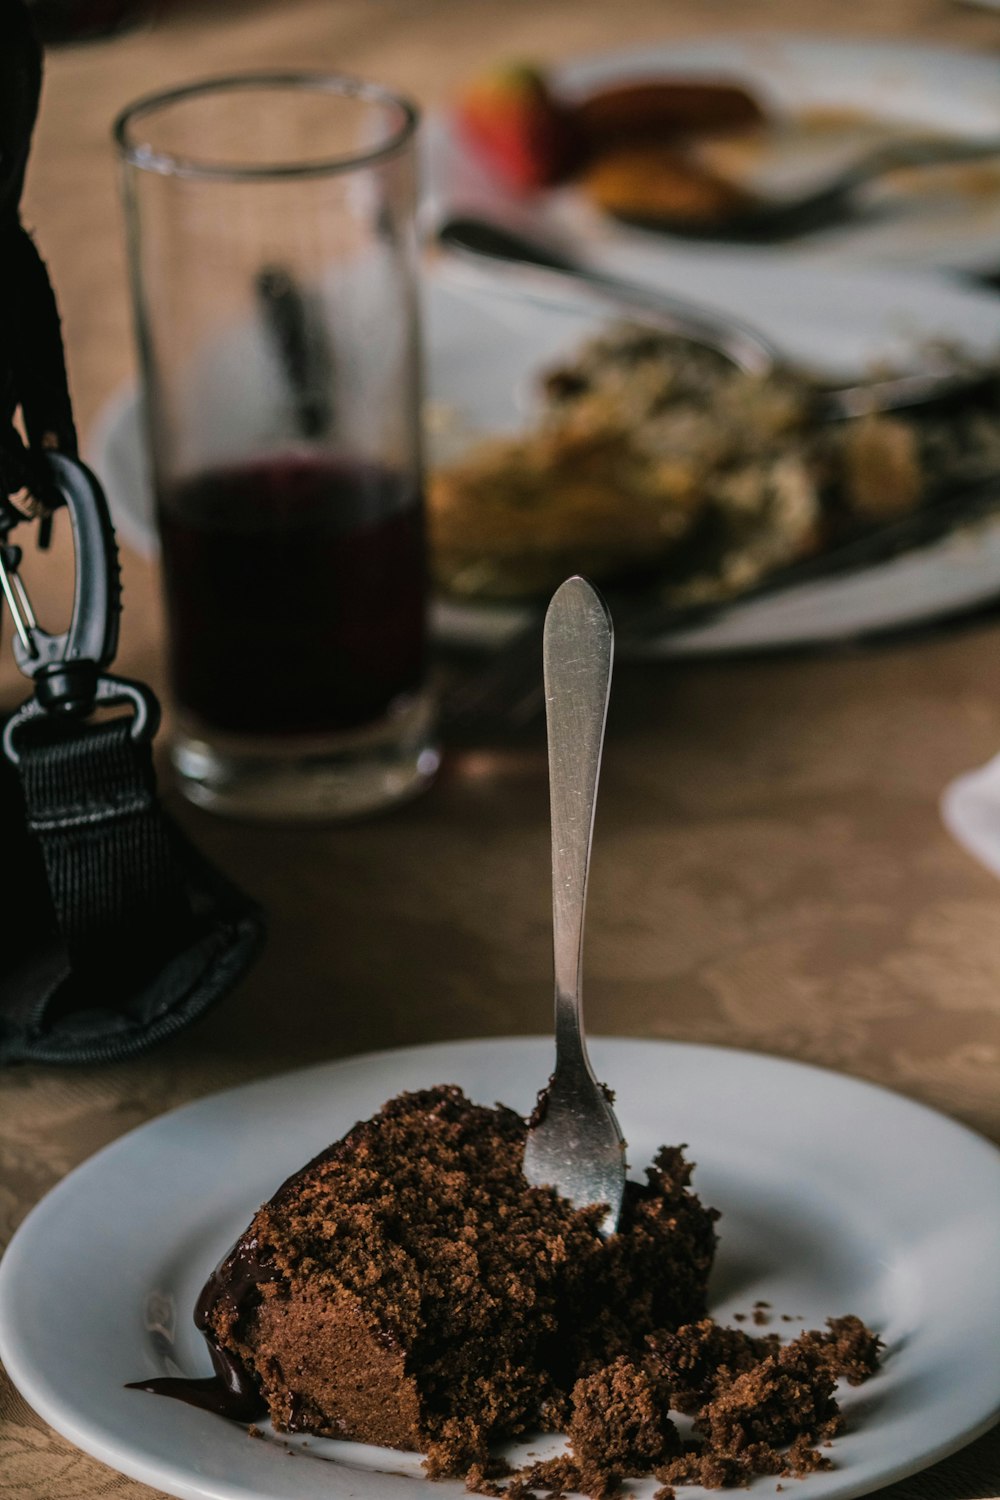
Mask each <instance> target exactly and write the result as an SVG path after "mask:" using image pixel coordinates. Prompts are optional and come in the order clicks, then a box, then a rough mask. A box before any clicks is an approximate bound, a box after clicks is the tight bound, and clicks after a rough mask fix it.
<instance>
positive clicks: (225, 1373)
mask: <svg viewBox="0 0 1000 1500" xmlns="http://www.w3.org/2000/svg"><path fill="white" fill-rule="evenodd" d="M257 1249H258V1246H257V1242H256V1241H255V1240H252V1241H250V1242H249V1243H247V1244H244V1243H242V1242H241V1243H240V1244H238V1245H237V1246H236V1248H235V1249H234V1250H231V1251H230V1253H229V1254H228V1255H227V1256H226V1257H225V1259H224V1260H223V1261H222V1262H221V1264H220V1265H219V1266H217V1267H216V1269H215V1270H214V1271H213V1272H212V1274H211V1276H210V1277H209V1278H208V1280H207V1281H206V1283H205V1285H204V1286H203V1287H202V1289H201V1292H200V1293H199V1296H198V1301H197V1302H196V1303H195V1309H194V1325H195V1327H196V1328H197V1329H198V1330H199V1332H200V1333H201V1334H202V1336H203V1338H204V1340H205V1343H206V1345H207V1346H208V1352H209V1355H210V1357H211V1360H212V1368H213V1370H214V1371H215V1374H214V1375H205V1376H203V1377H200V1378H197V1379H196V1378H193V1377H190V1376H186V1375H157V1376H155V1377H154V1378H153V1379H152V1380H130V1381H129V1382H128V1383H127V1385H126V1387H125V1388H126V1390H129V1391H148V1392H149V1393H150V1395H153V1396H171V1397H172V1398H173V1399H174V1400H175V1401H185V1402H187V1404H188V1405H189V1406H199V1407H201V1408H202V1410H204V1411H210V1412H214V1413H215V1415H216V1416H220V1417H228V1418H229V1419H230V1421H233V1422H253V1421H256V1419H257V1418H258V1417H262V1416H264V1415H265V1414H266V1412H267V1403H266V1402H265V1401H264V1398H263V1397H262V1396H261V1393H260V1387H259V1385H258V1383H257V1379H256V1376H254V1375H253V1374H252V1373H251V1371H250V1370H249V1369H248V1368H247V1366H246V1365H245V1364H244V1363H243V1361H242V1360H241V1359H240V1358H239V1356H238V1355H236V1354H233V1353H232V1352H231V1351H230V1350H229V1349H223V1348H222V1347H221V1346H220V1345H219V1344H218V1343H217V1341H216V1339H215V1337H214V1336H213V1334H212V1331H211V1328H210V1326H209V1325H210V1319H211V1317H212V1314H213V1313H214V1312H215V1311H216V1309H217V1308H218V1306H219V1304H220V1302H224V1303H226V1304H227V1308H226V1310H227V1312H229V1313H230V1314H231V1316H232V1318H233V1319H234V1320H235V1319H237V1318H240V1317H242V1316H243V1314H244V1313H246V1312H247V1311H249V1306H250V1302H251V1299H252V1297H253V1294H254V1292H255V1291H256V1288H257V1287H259V1286H261V1285H263V1284H264V1283H265V1282H271V1281H280V1280H281V1273H280V1272H279V1271H278V1270H277V1269H276V1268H275V1267H274V1266H273V1265H269V1264H268V1263H267V1262H266V1261H264V1260H261V1259H260V1257H259V1256H258V1254H257Z"/></svg>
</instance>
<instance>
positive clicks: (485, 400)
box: [89, 259, 1000, 656]
mask: <svg viewBox="0 0 1000 1500" xmlns="http://www.w3.org/2000/svg"><path fill="white" fill-rule="evenodd" d="M675 269H676V276H675V279H674V281H673V283H672V285H673V289H674V290H676V291H679V292H686V293H691V292H693V291H694V289H695V288H696V287H697V291H698V293H699V295H700V296H701V298H702V300H703V301H706V302H712V303H713V304H715V305H716V306H718V307H721V308H728V309H731V310H732V311H742V310H743V309H744V308H746V307H752V308H753V313H754V319H755V321H756V322H757V323H758V324H759V326H760V327H761V329H762V330H763V331H764V332H765V333H767V334H768V335H769V336H770V337H771V338H772V339H773V340H774V342H775V343H777V344H778V345H779V346H780V347H782V348H783V349H784V350H785V351H786V352H787V353H788V355H789V357H790V358H792V359H794V360H796V361H798V362H801V363H805V364H809V365H811V366H812V367H814V368H816V369H817V370H818V371H819V372H820V373H822V374H827V375H829V376H830V377H832V378H833V377H835V378H837V379H842V380H845V381H849V380H852V379H859V378H862V377H863V375H864V373H865V372H866V370H870V369H871V368H873V367H876V366H878V365H880V364H883V363H888V364H890V365H892V366H898V367H900V368H909V367H919V364H920V358H921V353H920V351H921V346H922V345H925V344H926V343H927V342H928V341H929V340H934V339H935V338H944V337H947V338H949V339H950V340H951V341H952V342H953V343H955V344H956V345H958V346H959V347H961V348H962V349H964V350H966V351H968V352H969V353H970V354H972V355H977V356H985V357H989V356H991V355H992V356H993V357H996V356H997V354H998V352H1000V298H997V297H994V296H992V295H991V294H989V293H987V292H985V291H982V290H979V289H977V288H975V287H967V286H964V285H961V284H959V283H957V282H953V281H951V280H950V279H948V278H946V277H942V276H940V275H938V274H936V273H928V272H913V271H911V272H907V273H906V274H905V275H904V274H897V273H891V272H888V271H885V270H880V269H876V268H867V269H866V268H861V267H849V268H846V269H842V270H837V269H835V268H833V267H830V268H824V269H822V270H820V269H817V268H814V267H810V266H807V265H802V264H799V263H796V262H790V263H785V264H782V265H780V266H778V265H776V264H775V263H773V262H772V263H757V262H753V261H742V260H739V259H737V260H735V261H731V262H730V264H729V266H728V267H727V268H726V270H725V271H724V272H723V270H722V268H721V267H718V266H715V265H714V264H713V265H711V266H709V267H708V268H702V271H701V272H699V270H698V267H697V266H696V264H694V263H693V262H692V263H690V264H686V265H685V266H684V268H683V274H682V270H681V267H680V263H679V262H678V264H677V266H676V268H675ZM594 306H595V304H593V303H590V304H588V303H586V302H585V301H578V302H576V303H575V304H571V303H567V305H566V306H565V307H557V306H554V305H550V304H548V303H539V302H533V301H530V300H528V299H526V298H525V297H523V296H517V295H513V294H511V293H510V292H509V291H504V290H503V288H502V287H498V284H496V283H492V281H491V279H490V278H483V277H481V276H478V275H470V274H469V273H467V272H465V271H463V270H458V269H456V270H455V271H454V272H453V273H452V274H449V273H448V272H447V270H446V269H444V268H442V269H441V270H439V271H437V272H436V273H435V274H433V275H430V276H428V278H427V281H426V284H425V312H426V322H427V338H426V344H427V363H428V370H429V377H428V387H429V395H430V398H431V407H430V411H431V414H432V416H431V420H430V421H429V426H430V428H431V431H430V443H429V447H430V450H431V453H432V455H434V454H435V453H436V454H437V455H438V456H439V457H441V458H442V459H443V458H445V457H446V453H447V449H448V447H449V446H450V445H452V444H460V443H461V441H462V440H463V436H464V435H465V434H467V433H469V432H473V433H475V432H495V431H514V430H516V429H517V427H518V426H519V425H520V424H521V423H522V422H523V421H524V420H525V417H526V408H527V407H528V405H529V404H530V391H531V387H532V377H533V373H534V372H536V371H537V370H539V369H540V368H542V367H544V366H545V365H546V364H547V363H548V362H550V361H552V360H554V359H556V358H559V357H561V356H562V355H563V354H565V353H566V352H567V351H569V350H572V349H573V348H574V347H576V346H577V345H578V344H579V342H580V340H581V339H583V338H584V337H586V336H587V334H588V333H589V332H591V331H593V329H594V327H595V326H596V324H595V315H594ZM247 368H248V363H247V361H246V360H245V359H243V358H236V357H233V358H231V359H229V360H228V362H227V379H226V380H225V381H224V382H223V381H215V382H206V386H211V388H212V389H214V390H216V391H219V390H223V391H224V392H225V401H226V405H225V406H224V407H223V406H220V407H219V408H218V410H212V411H210V412H209V415H208V418H207V420H208V421H209V422H210V423H211V424H212V425H213V426H215V427H218V426H219V425H221V423H222V422H223V421H224V420H228V421H234V420H236V418H235V417H233V416H230V415H227V413H230V412H234V411H238V408H239V406H240V392H239V384H238V382H239V380H240V378H241V373H242V374H244V378H246V377H245V373H244V372H245V371H246V369H247ZM254 388H255V389H256V387H254ZM248 399H251V398H249V397H248ZM206 411H208V407H207V406H206ZM89 457H90V461H91V463H92V464H93V467H94V468H95V469H96V471H97V473H98V474H99V475H100V476H101V478H102V480H103V482H104V484H105V486H106V488H107V492H108V497H109V500H110V503H111V508H112V513H113V515H114V518H115V522H116V525H117V526H118V528H119V531H120V532H121V534H122V537H123V538H124V539H125V540H126V541H127V542H128V543H129V545H130V546H132V547H133V548H135V550H137V551H139V552H141V553H144V554H146V555H151V554H153V553H154V552H155V550H156V533H155V526H154V521H153V503H152V495H151V489H150V482H149V476H148V469H147V464H146V455H145V445H144V443H143V440H142V435H141V430H140V424H139V409H138V401H137V397H136V395H135V392H134V391H129V392H125V393H122V394H121V395H119V396H118V397H117V398H116V399H115V400H114V401H113V402H112V403H111V404H110V406H109V407H108V408H107V409H106V411H105V412H104V414H103V416H102V417H101V419H100V420H99V422H98V423H97V425H96V428H95V430H94V432H93V434H92V437H91V441H90V444H89ZM998 593H1000V518H998V519H996V520H994V519H993V518H990V519H988V520H985V521H979V522H977V523H976V524H975V525H972V526H968V527H965V528H963V529H962V530H961V531H959V532H956V533H954V534H953V535H951V536H947V537H944V538H942V539H941V540H940V541H936V542H934V543H933V544H930V545H927V546H924V547H921V548H919V549H916V550H914V551H913V552H909V553H907V554H905V555H904V556H901V557H897V558H894V559H893V560H892V561H891V562H888V563H883V564H880V565H878V566H877V567H872V568H868V569H865V570H863V571H859V572H856V573H851V574H843V575H839V576H837V577H831V578H828V579H823V580H819V581H816V582H814V583H809V584H800V585H798V586H796V587H795V588H789V589H785V590H782V591H781V592H780V593H775V594H773V595H769V596H767V597H766V598H760V599H757V600H753V601H747V602H745V603H739V602H737V603H734V604H732V605H730V606H727V607H726V608H725V609H724V610H723V611H721V612H720V613H719V614H718V615H717V616H715V617H714V618H713V619H712V620H711V621H709V622H708V623H705V624H700V625H698V626H696V627H692V628H689V629H685V630H683V631H677V632H674V633H672V634H669V635H666V634H665V635H664V636H662V637H660V638H659V639H658V640H655V641H652V642H650V643H649V646H648V649H649V651H650V652H651V653H653V654H662V655H671V656H676V655H692V654H703V653H710V652H722V651H753V650H761V649H767V648H772V647H787V646H796V645H807V644H811V643H817V642H824V641H836V640H842V639H845V638H849V637H853V636H857V635H861V634H874V633H877V632H879V631H885V630H891V629H898V628H900V627H903V626H909V625H914V624H918V623H920V622H923V621H928V620H933V619H936V618H939V617H941V616H944V615H948V614H951V613H955V612H958V611H960V610H963V609H968V608H970V607H973V606H975V605H977V604H981V603H983V602H984V601H986V600H988V599H990V598H992V597H994V596H995V595H996V594H998ZM434 619H435V626H436V629H437V631H438V634H439V635H440V636H442V637H443V638H445V639H448V640H452V641H456V642H462V641H464V642H468V643H470V644H481V645H484V646H486V645H491V644H495V643H499V642H500V641H502V640H503V639H504V638H505V637H506V636H508V635H510V634H511V633H513V632H515V631H516V630H518V629H519V628H520V627H521V626H522V625H523V624H524V623H525V622H526V621H527V619H528V614H527V613H526V612H525V611H524V610H523V609H519V608H518V607H516V606H488V605H478V604H455V603H451V602H446V601H439V602H438V603H437V604H436V605H435V611H434Z"/></svg>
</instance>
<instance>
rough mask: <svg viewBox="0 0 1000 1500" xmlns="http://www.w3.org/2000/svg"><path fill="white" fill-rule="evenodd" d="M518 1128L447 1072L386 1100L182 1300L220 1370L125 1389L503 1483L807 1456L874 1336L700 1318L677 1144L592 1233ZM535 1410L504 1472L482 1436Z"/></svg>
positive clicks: (684, 1474) (469, 1481) (820, 1459)
mask: <svg viewBox="0 0 1000 1500" xmlns="http://www.w3.org/2000/svg"><path fill="white" fill-rule="evenodd" d="M526 1130H527V1122H526V1121H525V1120H524V1119H522V1118H521V1116H520V1115H518V1114H516V1113H514V1111H512V1110H509V1109H505V1108H503V1107H502V1106H497V1107H496V1108H495V1109H489V1108H485V1107H483V1106H480V1105H476V1104H473V1103H471V1102H470V1101H469V1100H468V1099H466V1097H465V1096H464V1095H463V1094H462V1092H461V1091H460V1090H459V1089H458V1088H456V1087H454V1086H449V1085H441V1086H439V1087H436V1088H431V1089H425V1090H422V1091H420V1092H418V1093H413V1094H401V1095H399V1096H398V1097H397V1098H395V1099H392V1100H390V1101H389V1103H388V1104H386V1105H385V1106H384V1108H383V1109H382V1110H381V1111H379V1113H378V1114H376V1115H375V1116H374V1117H373V1118H372V1119H370V1120H367V1121H363V1122H361V1123H359V1124H358V1125H356V1126H355V1127H354V1128H353V1130H351V1131H350V1132H348V1134H347V1135H346V1136H345V1137H344V1138H343V1139H342V1140H341V1141H339V1142H337V1143H335V1144H334V1145H333V1146H331V1147H329V1148H328V1149H327V1150H326V1151H324V1152H322V1153H321V1154H320V1155H319V1156H318V1157H316V1158H315V1159H314V1160H313V1161H312V1162H310V1163H309V1164H308V1165H307V1166H305V1167H304V1168H303V1169H302V1170H301V1171H299V1172H297V1173H296V1174H295V1175H294V1176H292V1177H291V1178H289V1179H288V1181H287V1182H286V1183H285V1184H284V1185H283V1186H282V1187H281V1188H279V1190H278V1192H277V1193H276V1194H275V1195H274V1197H273V1198H271V1200H270V1201H269V1202H268V1203H266V1204H264V1206H263V1207H262V1208H261V1209H260V1210H259V1212H258V1213H257V1214H256V1216H255V1217H254V1219H253V1221H252V1223H251V1224H250V1226H249V1228H248V1229H247V1230H246V1232H245V1233H244V1235H243V1236H242V1237H241V1238H240V1240H239V1241H238V1242H237V1244H236V1246H235V1247H234V1248H233V1249H232V1250H231V1251H230V1253H229V1254H228V1255H227V1256H226V1257H225V1259H224V1260H223V1262H222V1263H221V1265H220V1266H219V1268H218V1270H217V1271H216V1272H215V1273H214V1274H213V1275H212V1277H211V1278H210V1280H209V1282H208V1284H207V1285H206V1287H205V1289H204V1291H203V1293H202V1295H201V1298H200V1299H199V1304H198V1312H197V1321H198V1325H199V1327H201V1329H202V1330H203V1332H204V1333H205V1336H206V1338H207V1340H208V1343H209V1346H210V1348H211V1350H212V1351H213V1362H214V1364H215V1366H216V1368H217V1370H218V1371H219V1377H220V1378H217V1379H215V1380H214V1381H213V1380H208V1381H187V1380H173V1379H158V1380H153V1381H148V1382H142V1383H139V1384H140V1388H142V1389H146V1390H152V1391H154V1392H156V1393H160V1394H168V1395H175V1396H179V1397H180V1398H181V1399H184V1400H188V1401H191V1402H193V1403H194V1404H196V1405H202V1406H207V1407H209V1408H210V1409H213V1410H216V1411H219V1412H221V1413H223V1414H228V1415H233V1416H236V1417H238V1418H240V1419H242V1420H244V1421H247V1420H252V1419H254V1418H255V1417H257V1416H258V1415H263V1414H264V1413H265V1412H267V1413H268V1414H269V1415H270V1417H271V1420H272V1422H273V1424H274V1426H275V1427H276V1428H277V1429H278V1430H279V1431H293V1432H300V1433H314V1434H318V1435H322V1436H330V1437H338V1438H346V1439H352V1440H356V1441H361V1442H369V1443H376V1444H381V1445H385V1446H388V1447H394V1448H399V1449H404V1450H405V1449H409V1450H414V1451H419V1452H422V1453H423V1454H424V1466H425V1470H426V1472H427V1474H428V1476H429V1477H430V1478H443V1477H445V1476H449V1475H460V1476H464V1477H465V1480H466V1485H467V1487H468V1488H469V1489H470V1490H474V1491H477V1492H480V1493H484V1494H487V1495H494V1496H497V1495H501V1494H504V1493H509V1494H510V1495H511V1500H523V1497H524V1496H525V1495H526V1494H527V1492H528V1491H529V1490H544V1491H548V1492H549V1493H552V1494H560V1495H561V1494H564V1493H566V1492H567V1491H570V1490H581V1491H583V1492H585V1493H587V1494H589V1495H592V1496H595V1497H599V1500H600V1497H605V1496H608V1495H610V1494H611V1493H612V1492H613V1491H615V1490H616V1489H617V1488H618V1486H619V1484H620V1482H621V1480H622V1479H623V1478H624V1477H625V1476H639V1475H642V1474H649V1473H653V1472H655V1473H656V1474H657V1476H658V1477H659V1478H660V1479H661V1481H662V1482H663V1483H664V1484H665V1485H673V1484H683V1483H689V1482H697V1483H708V1484H712V1485H716V1486H717V1485H732V1484H745V1483H746V1482H747V1480H748V1479H749V1478H750V1477H751V1476H752V1475H753V1474H756V1473H767V1474H781V1475H784V1474H805V1473H808V1472H810V1471H812V1470H814V1469H816V1468H825V1467H829V1464H830V1460H829V1458H828V1457H827V1456H826V1455H825V1454H821V1453H820V1452H819V1451H818V1449H817V1446H816V1445H817V1444H827V1443H828V1442H829V1440H830V1439H831V1438H832V1437H833V1436H834V1435H835V1434H836V1433H837V1432H838V1431H839V1430H840V1428H841V1426H842V1419H841V1416H840V1411H839V1407H838V1405H837V1401H836V1397H835V1392H834V1386H835V1381H836V1380H837V1379H838V1378H845V1379H847V1380H849V1381H850V1382H852V1383H858V1382H860V1381H861V1380H864V1379H867V1377H868V1376H869V1375H870V1374H872V1373H874V1371H875V1369H876V1368H877V1365H878V1354H879V1340H878V1339H877V1338H876V1337H875V1335H873V1334H872V1333H871V1332H870V1331H869V1330H868V1329H866V1328H865V1327H864V1325H863V1324H862V1323H861V1322H860V1321H859V1320H858V1319H856V1318H853V1317H847V1318H841V1319H834V1320H832V1321H831V1323H830V1324H829V1327H828V1330H827V1331H825V1332H816V1331H814V1332H809V1333H803V1334H801V1335H800V1336H799V1337H798V1338H796V1339H794V1340H792V1341H791V1342H790V1343H787V1344H782V1342H781V1340H780V1339H779V1338H778V1336H777V1335H775V1334H765V1335H759V1336H755V1335H751V1334H749V1333H746V1332H744V1331H742V1330H740V1329H727V1328H722V1327H720V1326H719V1325H718V1324H716V1323H715V1322H714V1321H713V1320H712V1319H711V1318H710V1317H708V1316H707V1315H706V1293H707V1284H708V1275H709V1271H710V1269H711V1266H712V1260H713V1256H714V1251H715V1244H716V1234H715V1228H714V1225H715V1221H716V1220H717V1219H718V1214H717V1213H716V1212H715V1210H714V1209H710V1208H706V1207H704V1206H703V1205H702V1204H701V1202H700V1201H699V1199H698V1198H697V1196H696V1195H695V1194H694V1193H693V1192H692V1191H691V1188H690V1186H689V1183H690V1177H691V1171H692V1169H691V1167H690V1166H689V1165H688V1164H687V1163H686V1162H685V1160H684V1157H683V1155H682V1153H681V1149H679V1148H673V1147H663V1148H662V1149H661V1150H660V1151H659V1152H658V1153H657V1156H656V1159H655V1162H654V1164H653V1166H652V1167H650V1168H648V1169H647V1172H646V1181H645V1183H642V1184H640V1183H637V1182H629V1184H628V1186H627V1189H626V1196H625V1202H624V1206H623V1214H622V1219H621V1222H620V1228H619V1232H618V1233H617V1234H615V1235H612V1236H610V1237H609V1238H608V1239H602V1238H601V1236H600V1234H599V1233H598V1225H599V1223H600V1221H601V1218H602V1207H601V1205H595V1206H594V1207H592V1208H586V1209H574V1208H573V1207H572V1206H571V1205H570V1204H569V1203H568V1202H566V1201H565V1200H564V1199H562V1198H560V1197H559V1196H558V1195H557V1193H556V1192H555V1191H554V1190H552V1189H549V1188H536V1187H531V1186H529V1185H528V1183H527V1181H526V1180H525V1178H524V1175H523V1171H522V1158H523V1153H524V1144H525V1133H526ZM234 1392H236V1393H237V1397H238V1399H237V1400H236V1402H235V1404H234V1398H233V1393H234ZM671 1410H673V1411H674V1412H675V1413H676V1412H682V1413H686V1414H689V1415H690V1416H691V1417H693V1433H694V1436H693V1437H692V1438H691V1439H687V1440H685V1439H683V1438H682V1437H681V1435H680V1433H679V1431H678V1428H677V1425H676V1423H675V1421H674V1419H673V1417H672V1416H671V1415H670V1412H671ZM539 1429H541V1430H543V1431H549V1432H565V1433H567V1434H568V1437H569V1444H570V1448H569V1451H568V1452H566V1453H563V1454H560V1455H558V1456H556V1457H554V1458H549V1459H536V1460H535V1461H529V1462H528V1463H527V1464H526V1465H525V1467H524V1468H522V1469H521V1470H519V1471H514V1470H512V1469H511V1467H510V1466H509V1465H508V1464H507V1463H506V1462H505V1461H504V1460H502V1459H501V1458H498V1457H497V1455H496V1452H495V1448H494V1447H493V1445H495V1443H496V1442H498V1441H500V1440H502V1439H506V1438H510V1437H514V1436H517V1435H520V1434H523V1433H526V1432H531V1431H534V1430H539ZM252 1430H253V1429H252Z"/></svg>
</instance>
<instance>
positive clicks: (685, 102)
mask: <svg viewBox="0 0 1000 1500" xmlns="http://www.w3.org/2000/svg"><path fill="white" fill-rule="evenodd" d="M572 114H573V119H574V121H575V123H576V126H577V128H578V130H579V131H580V133H581V134H582V136H583V137H584V139H585V140H586V141H587V142H589V143H590V145H591V146H592V147H593V148H594V149H597V150H602V149H603V148H604V147H605V146H610V145H613V144H614V143H615V142H616V141H622V140H624V141H638V140H648V139H650V138H652V139H654V140H664V139H666V138H669V137H671V136H673V137H675V138H676V137H678V136H680V137H683V136H688V135H702V134H714V133H715V132H716V131H732V130H750V129H753V128H754V127H756V126H758V125H763V124H764V123H765V121H766V120H767V114H766V112H765V110H764V106H763V105H762V104H761V102H760V100H759V99H756V98H755V97H754V96H753V94H751V93H750V91H749V90H748V89H746V88H745V87H744V86H743V85H742V84H738V83H730V82H728V81H726V80H715V79H711V78H657V79H648V80H647V79H640V80H639V81H638V82H635V83H619V84H613V85H611V86H610V87H607V88H602V89H597V90H595V92H594V93H592V94H587V95H585V96H584V98H582V99H581V100H579V101H578V102H577V103H576V104H575V105H574V106H573V110H572Z"/></svg>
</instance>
